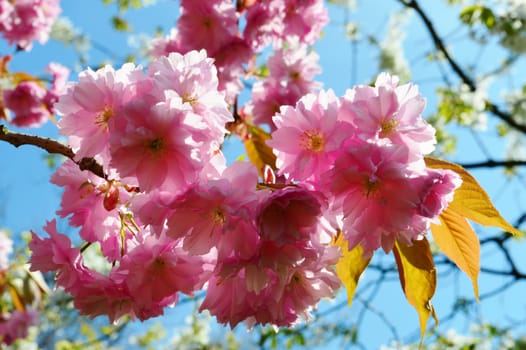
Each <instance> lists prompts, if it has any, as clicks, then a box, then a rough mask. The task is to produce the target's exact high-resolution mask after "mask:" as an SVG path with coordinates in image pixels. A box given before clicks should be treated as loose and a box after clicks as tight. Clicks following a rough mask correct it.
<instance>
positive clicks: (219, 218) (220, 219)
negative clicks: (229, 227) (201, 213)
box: [212, 207, 226, 225]
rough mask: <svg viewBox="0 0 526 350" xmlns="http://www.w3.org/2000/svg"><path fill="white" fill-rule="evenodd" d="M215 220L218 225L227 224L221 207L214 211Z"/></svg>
mask: <svg viewBox="0 0 526 350" xmlns="http://www.w3.org/2000/svg"><path fill="white" fill-rule="evenodd" d="M212 217H213V220H214V222H215V223H216V224H220V225H223V224H224V223H225V222H226V217H225V213H224V212H223V209H221V208H220V207H217V208H215V209H214V212H213V213H212Z"/></svg>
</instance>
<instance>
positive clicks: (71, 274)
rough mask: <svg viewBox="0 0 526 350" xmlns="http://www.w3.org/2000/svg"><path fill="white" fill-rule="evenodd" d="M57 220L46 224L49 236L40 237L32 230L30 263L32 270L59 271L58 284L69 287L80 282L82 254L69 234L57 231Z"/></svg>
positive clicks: (82, 267) (45, 228) (45, 227)
mask: <svg viewBox="0 0 526 350" xmlns="http://www.w3.org/2000/svg"><path fill="white" fill-rule="evenodd" d="M56 224H57V223H56V221H55V220H52V221H50V222H48V223H47V224H46V226H44V230H45V231H46V232H47V233H48V234H49V238H44V239H42V238H40V237H39V236H37V235H36V234H35V233H34V232H31V236H32V240H31V242H30V243H29V248H30V249H31V251H32V255H31V258H30V259H29V263H30V264H31V267H30V270H31V271H40V272H51V271H53V272H55V271H56V272H58V273H57V277H56V280H57V284H58V285H59V286H62V287H64V288H66V289H69V288H71V287H73V286H75V285H77V284H78V282H79V273H78V271H80V270H83V269H84V266H83V263H82V256H81V255H80V251H79V249H77V248H74V247H72V245H71V240H70V239H69V237H68V236H66V235H64V234H61V233H59V232H58V231H57V227H56Z"/></svg>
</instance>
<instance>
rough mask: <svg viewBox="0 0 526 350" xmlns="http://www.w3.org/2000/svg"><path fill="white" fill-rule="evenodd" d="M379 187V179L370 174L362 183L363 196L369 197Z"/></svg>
mask: <svg viewBox="0 0 526 350" xmlns="http://www.w3.org/2000/svg"><path fill="white" fill-rule="evenodd" d="M379 189H380V181H378V179H377V178H376V177H375V176H371V177H369V178H367V179H366V180H365V183H364V193H365V197H367V198H369V197H371V196H374V195H375V193H376V192H378V190H379Z"/></svg>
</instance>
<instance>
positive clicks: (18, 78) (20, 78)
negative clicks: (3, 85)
mask: <svg viewBox="0 0 526 350" xmlns="http://www.w3.org/2000/svg"><path fill="white" fill-rule="evenodd" d="M11 80H12V82H13V84H14V85H18V84H20V83H21V82H24V81H32V82H35V83H37V84H38V85H40V86H42V87H45V84H44V83H43V82H42V81H41V80H40V79H38V78H36V77H34V76H32V75H31V74H28V73H25V72H16V73H13V74H11Z"/></svg>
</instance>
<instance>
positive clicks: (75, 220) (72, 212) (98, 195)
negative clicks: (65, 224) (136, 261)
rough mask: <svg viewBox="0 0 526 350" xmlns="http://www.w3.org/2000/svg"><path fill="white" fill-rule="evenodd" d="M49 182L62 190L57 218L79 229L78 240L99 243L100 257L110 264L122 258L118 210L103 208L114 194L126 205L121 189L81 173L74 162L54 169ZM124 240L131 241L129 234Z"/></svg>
mask: <svg viewBox="0 0 526 350" xmlns="http://www.w3.org/2000/svg"><path fill="white" fill-rule="evenodd" d="M51 182H52V183H54V184H55V185H57V186H61V187H64V192H63V193H62V200H61V209H60V210H59V211H57V215H59V216H61V217H64V218H65V217H69V224H70V225H71V226H73V227H80V231H79V236H80V237H81V238H82V239H84V240H85V241H87V242H92V243H93V242H99V243H100V244H101V249H102V253H103V254H104V256H106V257H108V258H110V259H111V260H112V261H115V260H118V259H119V257H120V255H121V249H122V247H121V242H122V239H123V237H121V231H120V229H121V217H120V214H119V208H117V207H116V208H113V209H111V210H108V209H107V208H105V207H104V198H105V193H107V192H108V191H110V190H112V189H113V190H117V191H118V193H119V201H120V204H123V203H125V202H126V200H127V199H128V198H129V197H130V195H129V194H128V193H127V191H125V190H124V189H122V188H121V190H120V191H119V189H118V188H115V187H113V185H112V184H108V182H107V181H106V180H104V179H101V178H99V177H98V176H96V175H94V174H92V173H91V172H89V171H87V170H84V171H81V170H80V169H79V168H78V165H76V164H75V163H74V162H72V161H70V160H68V161H66V162H64V163H63V164H62V165H61V166H60V167H59V168H57V170H56V172H55V174H53V175H52V177H51ZM125 237H126V238H127V239H129V238H131V234H130V233H129V232H128V233H126V234H125Z"/></svg>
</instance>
